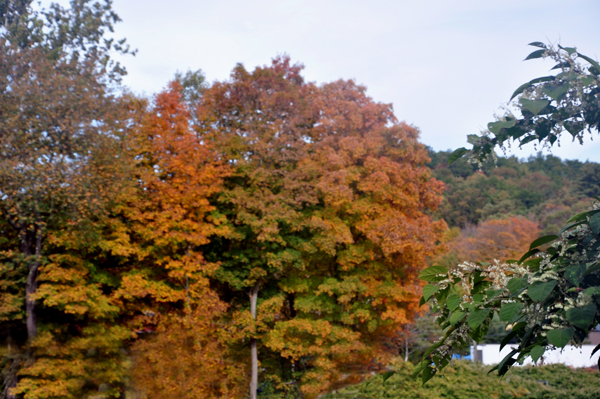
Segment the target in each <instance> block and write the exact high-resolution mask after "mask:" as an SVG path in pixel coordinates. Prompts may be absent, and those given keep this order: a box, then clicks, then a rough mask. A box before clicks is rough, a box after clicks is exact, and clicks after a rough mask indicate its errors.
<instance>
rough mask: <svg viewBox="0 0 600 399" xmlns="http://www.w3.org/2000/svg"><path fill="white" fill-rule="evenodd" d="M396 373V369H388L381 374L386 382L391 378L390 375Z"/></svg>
mask: <svg viewBox="0 0 600 399" xmlns="http://www.w3.org/2000/svg"><path fill="white" fill-rule="evenodd" d="M394 374H396V372H395V371H386V372H385V373H383V374H382V375H381V376H382V377H383V382H386V381H387V380H389V379H390V377H391V376H393V375H394Z"/></svg>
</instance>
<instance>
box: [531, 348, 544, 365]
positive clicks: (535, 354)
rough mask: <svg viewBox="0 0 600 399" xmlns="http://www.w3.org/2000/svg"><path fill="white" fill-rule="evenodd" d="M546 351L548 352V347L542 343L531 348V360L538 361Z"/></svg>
mask: <svg viewBox="0 0 600 399" xmlns="http://www.w3.org/2000/svg"><path fill="white" fill-rule="evenodd" d="M544 352H546V348H545V347H543V346H540V345H536V346H534V347H533V348H531V351H530V352H529V354H530V355H531V360H533V362H534V363H535V362H537V361H538V360H539V359H540V357H542V355H543V354H544Z"/></svg>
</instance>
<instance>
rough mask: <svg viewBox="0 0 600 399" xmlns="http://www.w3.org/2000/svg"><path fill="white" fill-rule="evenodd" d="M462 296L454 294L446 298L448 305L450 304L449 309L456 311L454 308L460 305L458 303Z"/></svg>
mask: <svg viewBox="0 0 600 399" xmlns="http://www.w3.org/2000/svg"><path fill="white" fill-rule="evenodd" d="M461 300H462V299H461V298H460V297H458V296H456V295H454V294H452V295H450V296H449V297H448V299H446V305H448V310H449V311H451V312H454V309H456V308H457V307H458V305H460V302H461Z"/></svg>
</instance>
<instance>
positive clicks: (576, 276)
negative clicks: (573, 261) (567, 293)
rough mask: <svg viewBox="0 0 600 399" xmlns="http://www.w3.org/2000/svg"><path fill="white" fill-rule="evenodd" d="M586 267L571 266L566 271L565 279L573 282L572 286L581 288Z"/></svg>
mask: <svg viewBox="0 0 600 399" xmlns="http://www.w3.org/2000/svg"><path fill="white" fill-rule="evenodd" d="M585 270H586V266H585V265H571V266H569V267H567V268H566V269H565V278H566V279H567V280H569V282H571V284H573V285H576V286H579V283H581V280H582V279H583V275H584V273H585Z"/></svg>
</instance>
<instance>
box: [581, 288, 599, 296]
mask: <svg viewBox="0 0 600 399" xmlns="http://www.w3.org/2000/svg"><path fill="white" fill-rule="evenodd" d="M584 292H585V294H586V295H588V296H593V295H597V294H599V293H600V287H590V288H588V289H586V290H585V291H584Z"/></svg>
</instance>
